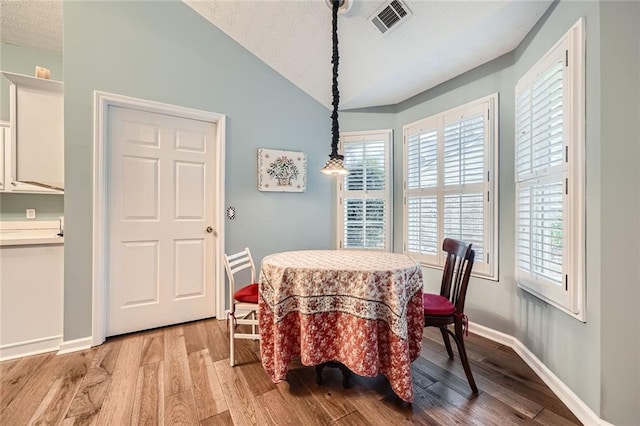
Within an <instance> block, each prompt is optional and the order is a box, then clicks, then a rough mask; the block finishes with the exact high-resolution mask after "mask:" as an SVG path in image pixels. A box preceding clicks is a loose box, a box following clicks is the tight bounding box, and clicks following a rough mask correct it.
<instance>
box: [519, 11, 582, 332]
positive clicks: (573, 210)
mask: <svg viewBox="0 0 640 426" xmlns="http://www.w3.org/2000/svg"><path fill="white" fill-rule="evenodd" d="M584 40H585V32H584V20H583V18H580V19H579V20H578V21H577V22H576V23H575V24H574V25H573V26H572V27H571V29H569V31H568V32H567V33H566V34H564V35H563V36H562V38H561V39H560V40H559V41H558V42H557V43H555V45H554V46H553V47H552V48H551V49H550V50H549V51H548V52H547V53H546V54H545V55H544V56H543V57H542V58H541V59H540V60H539V61H538V62H537V63H536V64H535V65H534V66H533V67H532V68H531V69H530V70H529V71H527V72H526V73H525V74H524V75H523V76H522V77H521V78H520V79H519V80H518V82H517V84H516V89H515V98H516V102H515V106H516V108H517V107H518V95H519V94H520V93H522V92H523V91H524V90H527V89H528V88H530V87H531V85H532V84H533V82H534V81H535V79H536V78H537V77H538V76H539V75H540V74H541V73H543V72H545V71H547V70H548V69H550V68H551V66H552V65H553V64H557V62H558V58H560V60H561V61H562V60H564V62H565V66H564V68H563V132H562V135H563V143H564V151H565V162H564V164H562V165H560V166H552V167H548V168H546V169H537V170H535V171H534V172H533V173H529V174H524V173H523V174H522V176H518V169H517V158H516V159H515V163H516V166H515V167H516V168H515V176H516V179H515V180H516V211H515V213H516V228H515V236H516V245H515V277H516V282H517V285H518V286H519V287H520V288H522V289H523V290H525V291H527V292H529V293H531V294H533V295H535V296H537V297H539V298H540V299H542V300H544V301H546V302H547V303H549V304H551V305H552V306H555V307H556V308H558V309H560V310H561V311H563V312H565V313H567V314H569V315H571V316H573V317H574V318H576V319H578V320H580V321H583V322H585V321H586V312H585V307H586V302H585V294H586V292H585V284H586V283H585V243H586V238H585V237H586V235H585V195H586V194H585V173H586V171H585V50H584ZM515 118H516V120H517V113H516V117H515ZM517 131H518V130H517V125H516V132H517ZM517 136H518V135H517V134H516V141H517ZM517 152H518V151H517V145H516V155H517ZM558 173H564V176H565V184H564V186H565V191H564V195H563V207H562V215H563V217H562V223H563V250H562V251H563V262H562V274H563V276H564V286H558V285H557V284H553V283H552V282H551V281H549V280H546V279H545V278H544V277H542V276H540V275H536V274H535V273H528V272H527V271H526V270H524V269H521V268H520V266H519V263H518V260H519V255H518V247H519V244H520V239H519V232H520V226H519V214H518V212H519V210H518V203H517V200H518V194H519V190H520V188H525V187H527V186H530V185H532V184H536V183H544V182H545V179H550V177H551V176H552V175H554V174H555V175H556V176H557V174H558ZM556 180H557V178H556ZM527 229H528V228H526V227H525V228H523V232H525V231H527ZM523 243H524V240H523Z"/></svg>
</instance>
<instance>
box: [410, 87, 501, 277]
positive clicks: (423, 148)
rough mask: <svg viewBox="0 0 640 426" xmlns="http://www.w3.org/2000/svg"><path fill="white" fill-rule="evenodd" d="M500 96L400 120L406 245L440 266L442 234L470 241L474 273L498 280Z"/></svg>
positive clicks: (424, 260) (420, 257)
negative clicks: (408, 120)
mask: <svg viewBox="0 0 640 426" xmlns="http://www.w3.org/2000/svg"><path fill="white" fill-rule="evenodd" d="M497 102H498V95H497V94H495V95H492V96H488V97H486V98H483V99H479V100H477V101H474V102H470V103H468V104H466V105H463V106H461V107H459V108H455V109H453V110H450V111H447V112H444V113H441V114H437V115H435V116H432V117H429V118H425V119H423V120H420V121H418V122H415V123H412V124H409V125H406V126H404V226H405V228H404V237H405V241H404V251H405V252H406V253H407V254H409V255H411V256H412V257H414V258H415V259H417V260H419V261H421V262H422V263H423V264H425V265H428V266H435V267H442V266H444V262H445V260H446V259H445V257H444V255H443V253H442V250H441V247H442V241H443V240H444V239H445V238H446V237H451V238H456V239H459V240H463V241H465V242H468V243H472V244H473V249H474V250H475V253H476V257H475V258H476V260H475V263H474V267H473V271H474V275H479V276H483V277H487V278H492V279H497V275H498V267H497V262H498V249H497V225H496V223H497V210H496V209H497V207H496V206H497V186H496V185H497V181H498V177H497V168H496V166H495V164H496V162H497V160H496V159H497V146H498V145H497V134H498V131H497V129H498V127H497V125H498V119H497V113H496V111H497Z"/></svg>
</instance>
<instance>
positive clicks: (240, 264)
mask: <svg viewBox="0 0 640 426" xmlns="http://www.w3.org/2000/svg"><path fill="white" fill-rule="evenodd" d="M224 266H225V269H226V270H227V277H229V301H230V303H231V304H233V293H235V286H236V283H235V275H236V274H237V273H238V272H240V271H243V270H245V269H250V270H251V282H249V283H246V284H253V283H255V282H256V267H255V265H254V263H253V258H252V257H251V252H250V251H249V248H248V247H246V248H245V249H244V250H242V251H241V252H238V253H234V254H225V255H224Z"/></svg>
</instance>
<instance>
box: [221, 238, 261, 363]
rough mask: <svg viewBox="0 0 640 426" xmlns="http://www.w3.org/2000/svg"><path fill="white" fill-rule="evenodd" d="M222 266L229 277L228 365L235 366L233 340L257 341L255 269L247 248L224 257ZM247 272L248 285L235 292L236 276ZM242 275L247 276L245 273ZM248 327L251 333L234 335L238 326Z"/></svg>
mask: <svg viewBox="0 0 640 426" xmlns="http://www.w3.org/2000/svg"><path fill="white" fill-rule="evenodd" d="M224 266H225V268H226V270H227V276H228V277H229V298H230V303H229V306H230V311H229V316H228V319H227V321H228V323H227V324H228V328H229V363H230V364H231V366H232V367H233V366H234V365H235V344H234V339H251V340H259V339H260V335H259V334H258V332H257V330H256V327H257V326H258V317H257V315H256V314H257V312H258V284H257V283H256V267H255V265H254V264H253V258H252V257H251V252H250V251H249V249H248V248H245V249H244V250H243V251H241V252H239V253H235V254H230V255H227V254H225V255H224ZM244 270H249V271H248V272H250V273H251V279H250V280H249V282H250V284H246V285H244V286H243V287H242V288H240V289H239V290H236V282H235V279H236V274H238V273H239V272H241V271H244ZM244 275H249V274H248V273H247V272H245V273H244ZM243 324H244V325H250V326H251V333H236V327H237V326H238V325H243Z"/></svg>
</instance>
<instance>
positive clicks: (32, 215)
mask: <svg viewBox="0 0 640 426" xmlns="http://www.w3.org/2000/svg"><path fill="white" fill-rule="evenodd" d="M35 218H36V209H27V219H35Z"/></svg>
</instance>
